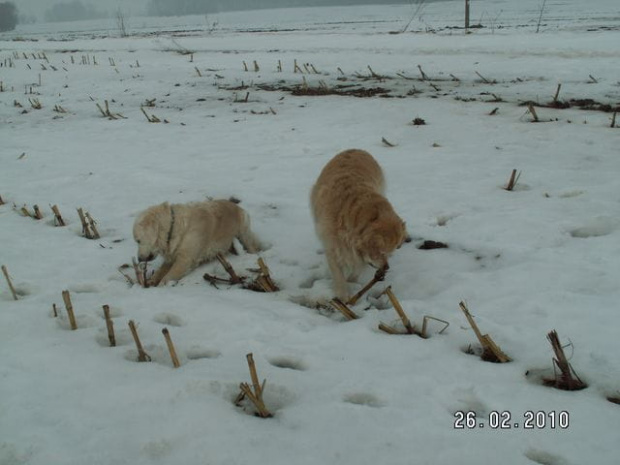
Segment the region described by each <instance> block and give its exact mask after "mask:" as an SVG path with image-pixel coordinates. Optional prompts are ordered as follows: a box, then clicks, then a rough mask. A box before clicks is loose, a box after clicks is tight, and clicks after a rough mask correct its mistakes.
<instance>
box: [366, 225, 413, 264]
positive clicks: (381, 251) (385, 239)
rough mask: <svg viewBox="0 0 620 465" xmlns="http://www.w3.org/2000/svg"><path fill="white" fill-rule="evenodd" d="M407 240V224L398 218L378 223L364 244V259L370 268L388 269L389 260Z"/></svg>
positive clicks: (372, 228) (371, 229)
mask: <svg viewBox="0 0 620 465" xmlns="http://www.w3.org/2000/svg"><path fill="white" fill-rule="evenodd" d="M406 240H407V229H406V227H405V222H404V221H403V220H401V219H400V218H399V217H398V216H396V215H393V217H390V218H382V219H381V221H376V222H375V223H374V224H373V225H372V226H371V227H370V228H369V231H368V235H367V236H366V240H365V242H364V243H363V246H362V249H361V250H360V252H362V258H363V260H364V261H365V262H366V263H368V264H369V265H370V266H372V267H374V268H377V269H381V268H387V267H388V259H389V258H390V256H391V255H392V253H393V252H394V250H396V249H398V248H400V246H401V245H402V244H403V242H405V241H406Z"/></svg>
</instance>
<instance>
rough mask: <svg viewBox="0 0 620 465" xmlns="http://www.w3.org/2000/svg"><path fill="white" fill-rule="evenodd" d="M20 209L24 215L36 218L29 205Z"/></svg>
mask: <svg viewBox="0 0 620 465" xmlns="http://www.w3.org/2000/svg"><path fill="white" fill-rule="evenodd" d="M20 211H21V212H22V215H24V216H27V217H28V218H34V217H33V216H32V213H30V211H28V207H26V205H24V206H23V207H22V208H21V209H20Z"/></svg>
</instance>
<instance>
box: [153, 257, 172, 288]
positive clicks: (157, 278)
mask: <svg viewBox="0 0 620 465" xmlns="http://www.w3.org/2000/svg"><path fill="white" fill-rule="evenodd" d="M171 266H172V263H168V262H164V263H163V264H162V265H161V266H160V267H159V269H158V270H157V271H156V272H155V273H153V276H152V277H151V279H150V280H149V285H151V286H158V285H159V283H160V282H161V279H162V278H163V277H164V276H165V275H166V273H168V271H169V270H170V267H171Z"/></svg>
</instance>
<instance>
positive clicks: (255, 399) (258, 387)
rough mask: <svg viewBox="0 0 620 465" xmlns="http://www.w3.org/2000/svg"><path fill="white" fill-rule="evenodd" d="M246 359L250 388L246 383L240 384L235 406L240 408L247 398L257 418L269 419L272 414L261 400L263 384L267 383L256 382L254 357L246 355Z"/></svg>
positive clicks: (265, 381) (264, 381)
mask: <svg viewBox="0 0 620 465" xmlns="http://www.w3.org/2000/svg"><path fill="white" fill-rule="evenodd" d="M246 359H247V361H248V367H249V369H250V378H251V379H252V386H250V385H249V384H248V383H241V384H240V385H239V388H240V389H241V392H240V393H239V396H237V399H236V400H235V405H237V406H240V405H241V402H242V401H243V399H245V398H246V397H247V398H248V399H249V400H250V401H251V402H252V403H253V404H254V406H255V407H256V410H257V412H256V415H257V416H259V417H261V418H271V417H273V414H272V413H271V412H270V411H269V410H268V409H267V407H266V406H265V401H264V400H263V391H264V390H265V384H266V383H267V380H263V383H262V384H261V383H260V382H259V381H258V374H257V373H256V365H255V364H254V357H253V355H252V354H251V353H250V354H247V355H246Z"/></svg>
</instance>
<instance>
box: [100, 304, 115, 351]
mask: <svg viewBox="0 0 620 465" xmlns="http://www.w3.org/2000/svg"><path fill="white" fill-rule="evenodd" d="M103 315H104V316H105V325H106V328H107V330H108V340H109V341H110V347H116V336H115V335H114V322H113V321H112V317H111V316H110V306H109V305H104V306H103Z"/></svg>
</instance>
